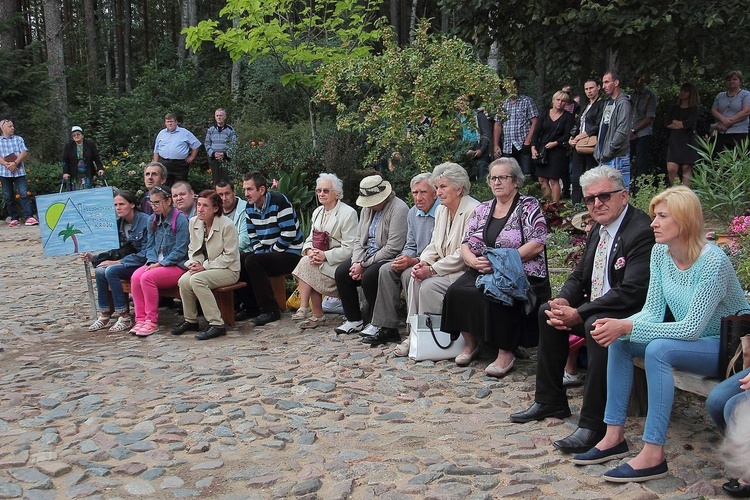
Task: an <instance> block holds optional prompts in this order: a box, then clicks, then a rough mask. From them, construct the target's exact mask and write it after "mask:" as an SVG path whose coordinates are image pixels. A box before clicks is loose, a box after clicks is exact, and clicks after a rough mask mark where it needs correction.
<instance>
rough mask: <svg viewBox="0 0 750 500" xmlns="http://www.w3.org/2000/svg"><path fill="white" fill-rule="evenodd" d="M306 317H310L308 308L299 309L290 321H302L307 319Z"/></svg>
mask: <svg viewBox="0 0 750 500" xmlns="http://www.w3.org/2000/svg"><path fill="white" fill-rule="evenodd" d="M308 316H310V308H309V307H300V308H299V309H297V312H296V313H294V314H292V321H302V320H305V319H307V317H308Z"/></svg>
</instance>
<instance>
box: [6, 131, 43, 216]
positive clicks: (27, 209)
mask: <svg viewBox="0 0 750 500" xmlns="http://www.w3.org/2000/svg"><path fill="white" fill-rule="evenodd" d="M0 130H1V131H2V133H3V135H2V137H0V183H2V185H3V198H5V205H6V207H7V209H8V213H9V214H10V226H11V227H16V226H18V224H19V222H18V209H17V208H16V201H15V199H14V197H13V188H14V187H15V190H16V191H17V192H18V197H19V198H21V206H23V212H24V215H25V216H26V223H25V225H27V226H38V225H39V222H38V221H37V220H36V219H35V218H34V216H33V214H32V213H31V201H30V200H29V196H28V194H27V193H28V190H29V186H28V183H27V182H26V169H25V168H24V165H23V159H24V158H25V157H26V152H27V151H28V148H26V143H25V142H23V138H22V137H21V136H19V135H15V132H16V128H15V127H14V126H13V121H11V120H0Z"/></svg>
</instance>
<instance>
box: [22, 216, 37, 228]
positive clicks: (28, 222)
mask: <svg viewBox="0 0 750 500" xmlns="http://www.w3.org/2000/svg"><path fill="white" fill-rule="evenodd" d="M23 225H24V226H38V225H39V221H38V220H36V219H35V218H33V217H29V218H28V219H26V222H24V223H23Z"/></svg>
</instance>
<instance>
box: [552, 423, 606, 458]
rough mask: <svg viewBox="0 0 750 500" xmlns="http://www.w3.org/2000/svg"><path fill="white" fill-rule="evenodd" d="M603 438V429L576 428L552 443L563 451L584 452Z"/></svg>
mask: <svg viewBox="0 0 750 500" xmlns="http://www.w3.org/2000/svg"><path fill="white" fill-rule="evenodd" d="M603 438H604V431H595V430H593V429H584V428H583V427H579V428H577V429H576V430H575V431H573V434H571V435H570V436H568V437H566V438H564V439H560V440H559V441H555V442H554V443H552V446H554V447H555V448H557V449H558V450H560V451H561V452H563V453H586V452H587V451H589V450H590V449H591V448H593V447H594V446H595V445H596V443H598V442H599V441H601V440H602V439H603Z"/></svg>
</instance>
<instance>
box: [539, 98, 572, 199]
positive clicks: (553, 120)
mask: <svg viewBox="0 0 750 500" xmlns="http://www.w3.org/2000/svg"><path fill="white" fill-rule="evenodd" d="M569 101H570V94H568V93H567V92H563V91H562V90H558V91H557V92H555V95H554V96H553V97H552V109H550V110H549V111H547V112H546V113H545V114H544V115H543V116H542V117H541V118H540V120H539V123H538V124H537V127H536V128H535V129H534V135H533V136H532V137H531V157H532V158H534V159H535V160H539V157H540V155H544V154H546V156H547V158H546V162H545V163H539V162H538V161H537V164H536V176H537V178H538V179H539V183H540V184H541V185H542V194H543V195H544V196H551V197H552V201H554V202H555V203H557V202H558V201H560V197H561V195H562V188H561V186H560V179H562V178H563V177H564V176H565V174H566V172H567V171H568V164H569V162H568V155H567V154H566V153H567V152H566V150H565V146H564V145H565V143H566V142H567V141H568V139H569V138H570V131H571V130H572V129H573V125H575V118H574V117H573V115H572V114H571V113H568V112H567V111H565V105H566V104H568V102H569ZM542 151H545V153H542Z"/></svg>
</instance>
